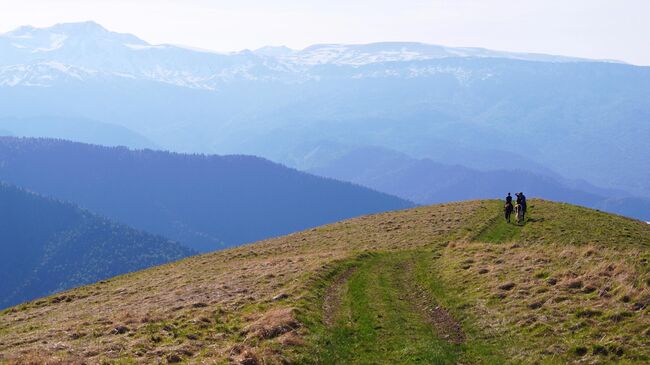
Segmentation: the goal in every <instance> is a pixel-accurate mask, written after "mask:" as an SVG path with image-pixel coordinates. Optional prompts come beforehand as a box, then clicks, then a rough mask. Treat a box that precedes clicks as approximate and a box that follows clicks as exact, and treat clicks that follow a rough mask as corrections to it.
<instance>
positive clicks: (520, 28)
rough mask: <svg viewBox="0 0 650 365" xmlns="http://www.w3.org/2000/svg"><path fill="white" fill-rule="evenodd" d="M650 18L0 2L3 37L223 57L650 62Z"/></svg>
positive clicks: (306, 0) (504, 8) (417, 8)
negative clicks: (42, 30)
mask: <svg viewBox="0 0 650 365" xmlns="http://www.w3.org/2000/svg"><path fill="white" fill-rule="evenodd" d="M649 16H650V0H429V1H423V0H397V1H394V0H317V1H316V0H314V1H312V0H273V1H269V0H227V1H226V0H0V33H3V32H7V31H10V30H12V29H14V28H16V27H18V26H21V25H33V26H39V27H41V26H50V25H53V24H56V23H63V22H75V21H87V20H93V21H96V22H98V23H100V24H102V25H103V26H104V27H106V28H108V29H110V30H113V31H119V32H124V33H132V34H135V35H137V36H138V37H140V38H142V39H144V40H146V41H148V42H150V43H154V44H161V43H166V44H178V45H185V46H190V47H196V48H202V49H209V50H214V51H222V52H224V51H237V50H242V49H256V48H259V47H261V46H265V45H273V46H279V45H286V46H289V47H291V48H296V49H301V48H304V47H306V46H308V45H311V44H317V43H370V42H380V41H415V42H424V43H432V44H440V45H446V46H471V47H484V48H490V49H495V50H503V51H515V52H538V53H548V54H559V55H566V56H576V57H586V58H595V59H615V60H620V61H625V62H628V63H632V64H637V65H650V41H649V39H650V20H649V19H648V18H649ZM1 56H2V55H0V57H1Z"/></svg>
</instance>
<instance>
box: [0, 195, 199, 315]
mask: <svg viewBox="0 0 650 365" xmlns="http://www.w3.org/2000/svg"><path fill="white" fill-rule="evenodd" d="M0 207H2V209H0V257H2V261H3V262H2V265H0V277H2V280H1V281H0V308H4V307H7V306H11V305H15V304H17V303H20V302H23V301H27V300H31V299H34V298H37V297H41V296H44V295H48V294H51V293H53V292H57V291H61V290H64V289H69V288H71V287H75V286H80V285H85V284H88V283H92V282H96V281H98V280H102V279H106V278H109V277H112V276H115V275H119V274H123V273H126V272H130V271H135V270H140V269H143V268H147V267H150V266H154V265H159V264H162V263H165V262H169V261H173V260H178V259H180V258H183V257H186V256H189V255H191V254H192V253H193V252H192V251H191V250H189V249H187V248H185V247H182V246H180V245H179V244H178V243H176V242H172V241H168V240H167V239H164V238H162V237H158V236H152V235H150V234H147V233H144V232H140V231H136V230H133V229H131V228H129V227H126V226H123V225H120V224H116V223H114V222H111V221H109V220H107V219H104V218H101V217H98V216H96V215H94V214H92V213H89V212H87V211H84V210H81V209H79V208H77V207H76V206H74V205H72V204H68V203H62V202H59V201H55V200H51V199H47V198H44V197H41V196H38V195H35V194H32V193H28V192H26V191H23V190H20V189H18V188H14V187H11V186H8V185H5V184H0Z"/></svg>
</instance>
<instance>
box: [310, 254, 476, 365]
mask: <svg viewBox="0 0 650 365" xmlns="http://www.w3.org/2000/svg"><path fill="white" fill-rule="evenodd" d="M418 262H419V261H418V260H417V254H415V253H410V252H405V253H392V254H378V255H374V256H372V257H371V258H369V259H367V260H365V261H363V262H362V263H361V265H360V266H359V267H357V268H356V269H354V270H351V269H350V270H346V271H345V272H343V273H342V274H341V275H340V276H339V278H337V279H335V280H334V281H333V286H332V287H331V288H330V289H329V290H328V293H327V295H326V297H325V300H324V313H325V318H324V321H325V323H326V325H327V326H328V327H329V332H330V338H329V341H328V344H327V345H326V350H325V352H326V353H325V354H324V356H323V360H324V362H325V363H331V364H343V363H345V364H361V363H364V364H370V363H372V364H395V363H400V364H434V363H435V364H456V363H458V361H459V360H460V354H461V352H462V343H463V342H464V339H465V335H464V333H463V330H462V328H461V326H460V325H459V323H458V322H457V321H456V320H454V318H453V317H452V316H451V314H450V313H449V312H448V311H446V310H445V309H444V308H442V307H440V306H438V305H436V302H435V300H434V299H433V298H432V297H431V296H430V294H429V293H430V291H428V290H425V289H424V288H423V283H421V282H420V281H419V280H418V272H419V271H420V270H422V269H423V268H422V267H419V266H418Z"/></svg>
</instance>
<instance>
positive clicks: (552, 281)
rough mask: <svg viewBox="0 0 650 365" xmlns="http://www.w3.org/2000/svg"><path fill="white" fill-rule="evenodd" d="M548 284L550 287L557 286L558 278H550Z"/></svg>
mask: <svg viewBox="0 0 650 365" xmlns="http://www.w3.org/2000/svg"><path fill="white" fill-rule="evenodd" d="M546 282H547V283H548V285H555V284H557V279H556V278H548V280H546Z"/></svg>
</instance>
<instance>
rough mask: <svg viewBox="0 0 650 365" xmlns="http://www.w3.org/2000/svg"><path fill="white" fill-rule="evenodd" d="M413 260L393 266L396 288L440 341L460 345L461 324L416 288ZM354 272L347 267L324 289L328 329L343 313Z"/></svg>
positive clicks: (462, 338)
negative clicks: (431, 328)
mask: <svg viewBox="0 0 650 365" xmlns="http://www.w3.org/2000/svg"><path fill="white" fill-rule="evenodd" d="M414 266H415V259H414V258H413V257H409V258H407V259H405V260H402V261H400V262H399V263H397V264H396V265H395V272H396V273H397V275H396V276H397V277H396V278H395V283H396V284H397V285H398V287H399V290H400V292H401V293H402V295H401V296H400V299H402V300H406V301H407V302H408V303H409V306H410V307H411V308H412V310H413V311H414V312H417V313H418V314H420V316H421V317H422V319H423V320H424V321H426V322H427V323H429V324H430V325H431V326H432V327H433V329H434V330H435V332H436V334H437V335H438V337H439V338H441V339H443V340H445V341H447V342H449V343H452V344H462V343H464V342H465V339H466V336H465V332H464V331H463V329H462V326H461V325H460V323H459V322H458V321H457V320H456V319H455V318H454V317H453V316H452V315H451V313H450V312H449V311H448V310H447V309H445V308H444V307H442V306H440V305H438V304H437V302H436V300H435V299H434V298H433V297H432V295H431V294H430V292H429V291H428V290H427V289H426V288H425V287H423V286H422V285H421V284H419V283H418V282H417V280H416V277H415V269H414ZM356 272H357V267H350V268H347V269H346V270H344V271H343V272H341V273H340V274H338V275H337V276H336V277H335V279H334V280H333V282H332V284H331V285H330V286H329V288H328V289H327V291H326V293H325V296H324V301H323V322H324V323H325V325H326V326H327V327H328V328H332V327H334V326H335V324H336V320H337V317H338V316H339V313H340V311H341V310H342V309H341V307H342V300H343V297H344V296H345V288H346V284H347V282H348V280H350V278H351V277H352V276H353V275H354V274H355V273H356Z"/></svg>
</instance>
